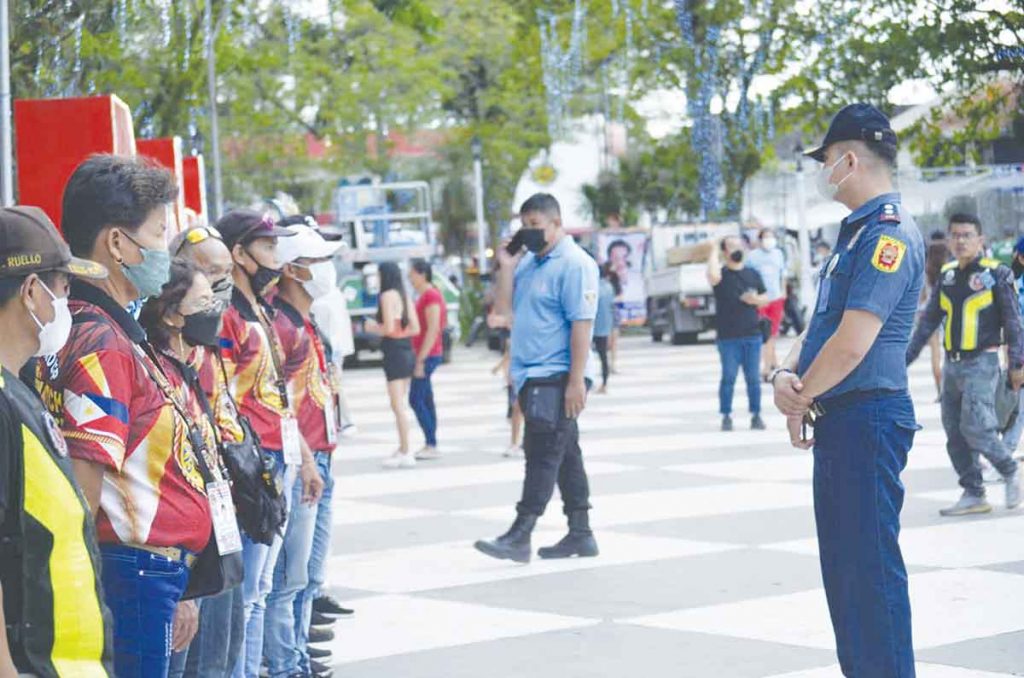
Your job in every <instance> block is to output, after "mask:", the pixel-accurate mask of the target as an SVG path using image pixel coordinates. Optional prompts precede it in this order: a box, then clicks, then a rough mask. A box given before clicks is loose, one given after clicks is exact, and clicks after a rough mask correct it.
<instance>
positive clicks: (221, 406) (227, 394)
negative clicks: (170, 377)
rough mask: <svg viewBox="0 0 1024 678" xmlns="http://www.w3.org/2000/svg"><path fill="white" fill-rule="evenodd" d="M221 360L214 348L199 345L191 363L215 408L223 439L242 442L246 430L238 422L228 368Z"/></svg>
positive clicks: (230, 441)
mask: <svg viewBox="0 0 1024 678" xmlns="http://www.w3.org/2000/svg"><path fill="white" fill-rule="evenodd" d="M221 360H222V358H221V357H220V356H218V355H217V352H216V351H214V350H213V349H208V348H206V347H205V346H197V347H196V348H195V349H194V350H193V351H192V356H191V357H190V359H189V364H190V365H191V366H192V368H193V369H194V370H195V371H196V373H197V374H198V375H199V383H200V385H201V386H202V389H203V391H205V392H206V397H207V398H208V399H209V401H210V406H211V407H212V408H213V414H214V416H215V417H216V418H217V421H216V422H215V423H216V424H217V430H218V431H219V433H220V437H221V440H223V441H225V442H229V443H240V442H242V441H243V440H244V439H245V432H244V431H243V430H242V426H241V425H240V424H239V423H238V416H237V413H238V410H237V409H236V408H237V405H235V402H234V400H233V399H232V397H231V390H230V386H229V384H228V381H227V375H226V370H225V369H222V367H221Z"/></svg>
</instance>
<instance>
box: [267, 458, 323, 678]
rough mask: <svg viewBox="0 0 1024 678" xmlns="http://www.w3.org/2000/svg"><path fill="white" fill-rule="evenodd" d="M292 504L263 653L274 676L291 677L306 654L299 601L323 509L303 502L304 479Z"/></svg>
mask: <svg viewBox="0 0 1024 678" xmlns="http://www.w3.org/2000/svg"><path fill="white" fill-rule="evenodd" d="M316 454H317V455H319V454H320V453H316ZM290 503H291V507H290V509H289V514H288V528H287V530H286V531H285V534H284V544H283V545H282V547H281V554H280V555H279V556H278V558H277V564H276V565H275V567H274V577H273V586H272V587H271V589H270V595H269V596H267V614H266V621H265V623H264V629H263V653H264V655H266V658H267V669H268V670H269V673H270V675H271V677H272V678H278V676H291V675H293V674H295V673H297V672H298V671H299V661H300V659H301V656H302V653H301V652H300V649H299V643H298V640H297V638H296V636H295V631H296V625H297V620H296V618H295V609H296V605H295V602H296V598H297V596H298V595H299V594H300V593H301V592H302V591H305V590H306V586H308V584H309V559H310V554H311V552H312V550H313V534H314V532H315V529H316V517H317V511H318V509H319V503H317V504H312V505H310V504H304V503H302V483H300V482H296V483H294V487H293V489H292V497H291V502H290ZM304 645H305V643H303V646H304Z"/></svg>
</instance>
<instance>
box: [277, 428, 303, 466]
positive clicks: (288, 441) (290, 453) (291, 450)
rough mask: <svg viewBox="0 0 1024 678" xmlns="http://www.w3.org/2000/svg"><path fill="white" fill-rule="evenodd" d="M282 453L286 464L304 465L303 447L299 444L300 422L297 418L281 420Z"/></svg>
mask: <svg viewBox="0 0 1024 678" xmlns="http://www.w3.org/2000/svg"><path fill="white" fill-rule="evenodd" d="M281 451H282V452H283V453H284V463H286V464H296V465H297V464H301V463H302V445H301V444H300V443H299V420H298V419H296V418H295V417H283V418H282V419H281Z"/></svg>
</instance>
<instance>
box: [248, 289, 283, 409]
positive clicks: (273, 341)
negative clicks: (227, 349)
mask: <svg viewBox="0 0 1024 678" xmlns="http://www.w3.org/2000/svg"><path fill="white" fill-rule="evenodd" d="M254 310H255V311H256V318H257V319H258V320H259V323H260V327H261V328H262V329H263V333H264V334H265V335H266V337H267V344H268V345H269V346H270V359H271V360H272V361H273V362H274V371H275V372H276V376H277V380H276V381H275V382H274V383H275V384H276V385H277V392H278V395H280V396H281V403H282V404H283V405H284V408H285V409H286V410H291V402H290V400H289V398H288V385H287V383H286V382H285V379H284V369H283V368H282V367H281V365H282V363H283V360H282V358H281V354H280V353H278V351H281V352H283V349H282V347H280V346H279V345H278V339H277V332H275V331H274V328H273V326H272V325H271V324H270V319H269V318H267V315H266V312H265V311H264V310H263V307H262V306H260V304H259V302H256V306H255V309H254Z"/></svg>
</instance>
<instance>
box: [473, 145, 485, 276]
mask: <svg viewBox="0 0 1024 678" xmlns="http://www.w3.org/2000/svg"><path fill="white" fill-rule="evenodd" d="M470 148H471V149H472V151H473V183H474V184H475V187H476V244H477V256H478V257H479V262H480V264H479V268H480V275H483V274H484V273H486V272H487V249H486V248H487V236H486V231H487V224H486V223H484V168H483V157H484V148H483V144H482V143H481V142H480V137H477V136H474V137H473V141H472V142H471V143H470Z"/></svg>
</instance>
